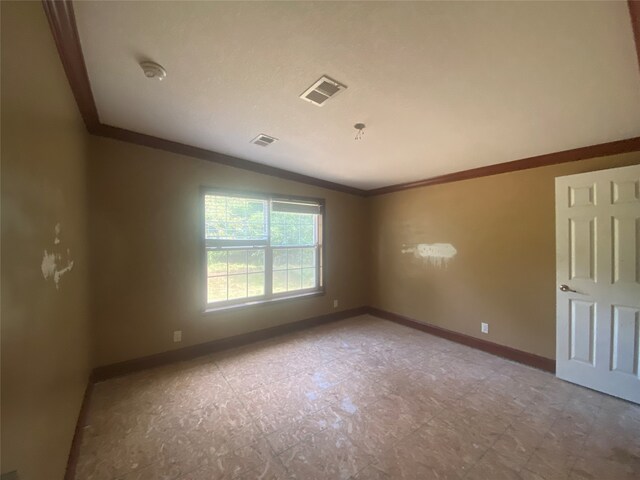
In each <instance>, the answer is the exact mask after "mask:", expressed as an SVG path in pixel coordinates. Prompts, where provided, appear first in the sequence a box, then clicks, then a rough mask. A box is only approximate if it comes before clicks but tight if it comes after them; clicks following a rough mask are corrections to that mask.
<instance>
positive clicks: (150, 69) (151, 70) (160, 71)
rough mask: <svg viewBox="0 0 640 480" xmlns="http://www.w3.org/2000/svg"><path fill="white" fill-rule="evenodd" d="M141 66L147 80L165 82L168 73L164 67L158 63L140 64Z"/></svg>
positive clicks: (147, 62)
mask: <svg viewBox="0 0 640 480" xmlns="http://www.w3.org/2000/svg"><path fill="white" fill-rule="evenodd" d="M140 66H141V67H142V71H143V72H144V76H145V77H147V78H155V79H157V80H164V78H165V77H166V76H167V71H166V70H165V69H164V68H163V67H162V65H159V64H157V63H156V62H151V61H146V62H140Z"/></svg>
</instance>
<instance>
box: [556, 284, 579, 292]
mask: <svg viewBox="0 0 640 480" xmlns="http://www.w3.org/2000/svg"><path fill="white" fill-rule="evenodd" d="M560 290H562V291H563V292H573V293H578V292H576V291H575V290H574V289H573V288H571V287H569V285H560Z"/></svg>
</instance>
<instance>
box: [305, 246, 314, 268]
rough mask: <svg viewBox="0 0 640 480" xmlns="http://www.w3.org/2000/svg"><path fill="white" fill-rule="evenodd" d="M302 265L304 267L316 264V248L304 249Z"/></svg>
mask: <svg viewBox="0 0 640 480" xmlns="http://www.w3.org/2000/svg"><path fill="white" fill-rule="evenodd" d="M302 266H303V267H315V266H316V249H315V248H303V249H302Z"/></svg>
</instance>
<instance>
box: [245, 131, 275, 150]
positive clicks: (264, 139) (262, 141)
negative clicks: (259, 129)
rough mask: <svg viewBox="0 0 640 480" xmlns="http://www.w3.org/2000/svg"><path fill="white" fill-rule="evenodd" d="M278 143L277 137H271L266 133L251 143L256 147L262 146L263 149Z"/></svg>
mask: <svg viewBox="0 0 640 480" xmlns="http://www.w3.org/2000/svg"><path fill="white" fill-rule="evenodd" d="M277 141H278V139H277V138H276V137H271V136H269V135H265V134H264V133H261V134H260V135H258V136H257V137H255V138H254V139H253V140H251V143H255V144H256V145H260V146H261V147H268V146H269V145H271V144H272V143H274V142H277Z"/></svg>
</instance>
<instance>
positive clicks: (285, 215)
mask: <svg viewBox="0 0 640 480" xmlns="http://www.w3.org/2000/svg"><path fill="white" fill-rule="evenodd" d="M317 220H318V215H317V214H310V213H292V212H273V211H272V212H271V245H290V246H294V245H314V244H315V243H316V233H315V231H316V223H317Z"/></svg>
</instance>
